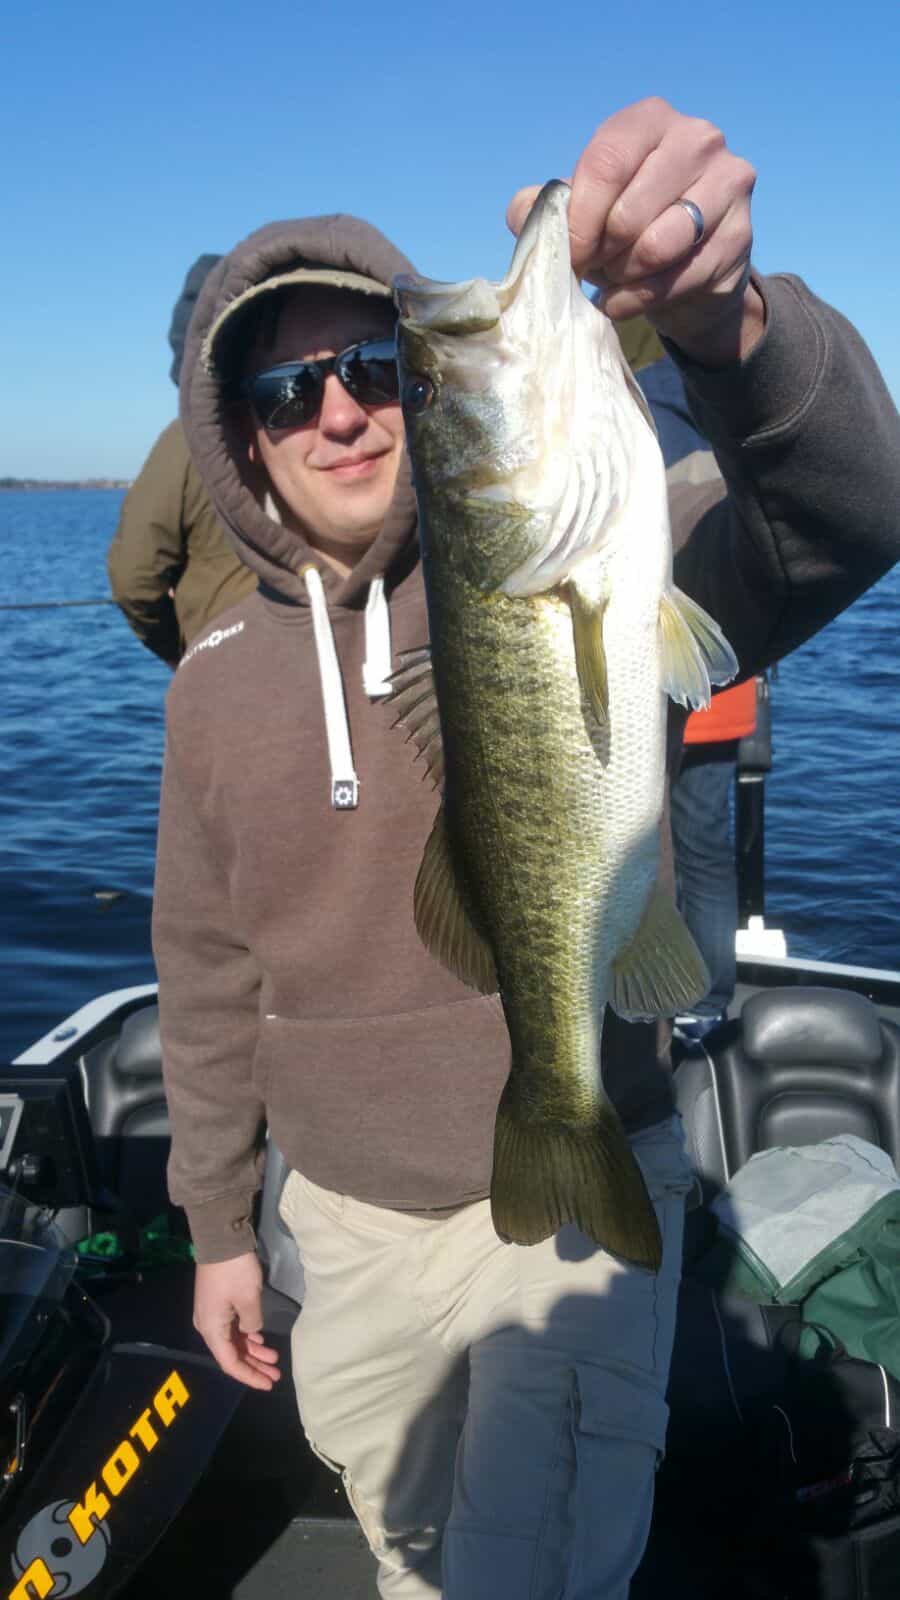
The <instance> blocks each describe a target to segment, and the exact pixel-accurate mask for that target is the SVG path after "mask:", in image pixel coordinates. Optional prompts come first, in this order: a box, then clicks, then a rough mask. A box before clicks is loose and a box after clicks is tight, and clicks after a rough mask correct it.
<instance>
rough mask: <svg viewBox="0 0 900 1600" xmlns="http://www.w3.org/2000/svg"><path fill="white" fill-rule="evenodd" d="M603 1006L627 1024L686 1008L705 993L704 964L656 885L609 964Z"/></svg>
mask: <svg viewBox="0 0 900 1600" xmlns="http://www.w3.org/2000/svg"><path fill="white" fill-rule="evenodd" d="M610 979H611V985H610V993H609V1004H610V1005H611V1006H612V1008H613V1010H614V1011H615V1012H616V1013H617V1014H618V1015H619V1016H620V1017H624V1018H625V1020H626V1021H627V1022H649V1021H652V1020H653V1019H654V1018H655V1017H674V1016H675V1014H676V1012H679V1011H689V1010H690V1008H691V1006H693V1005H696V1003H697V1001H698V1000H702V999H703V996H704V995H706V994H708V993H709V985H710V977H709V972H708V971H707V967H706V962H705V961H704V960H703V957H702V956H701V954H700V951H699V950H698V949H697V946H696V944H695V943H694V940H693V938H692V936H691V934H690V933H689V931H688V928H687V925H686V923H685V922H684V920H683V918H682V916H681V913H680V912H679V910H678V908H677V906H676V905H675V903H674V901H673V900H672V898H671V896H670V895H668V894H666V892H665V890H663V889H661V888H660V887H659V885H658V884H657V885H656V887H655V888H654V890H653V894H652V895H651V897H650V900H649V902H648V904H647V908H646V910H645V912H644V915H643V918H642V919H641V924H640V927H639V928H638V930H637V932H636V933H635V935H634V937H633V938H632V939H631V941H630V943H629V944H627V945H626V946H625V949H624V950H622V951H621V952H620V953H619V955H618V956H617V957H616V959H615V961H614V962H613V963H612V968H611V973H610Z"/></svg>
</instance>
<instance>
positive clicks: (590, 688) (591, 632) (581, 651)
mask: <svg viewBox="0 0 900 1600" xmlns="http://www.w3.org/2000/svg"><path fill="white" fill-rule="evenodd" d="M566 594H567V595H568V599H569V606H570V608H571V612H572V632H573V635H574V639H575V666H576V669H577V671H578V682H579V683H580V684H581V688H582V691H583V692H584V694H585V695H586V696H587V699H588V701H589V702H590V704H591V706H592V707H593V711H594V715H595V716H596V718H597V721H598V722H599V723H601V725H605V724H606V723H607V722H608V720H609V676H608V674H607V670H606V651H605V650H604V648H603V613H604V611H605V609H606V601H605V600H602V601H599V602H597V601H593V600H589V599H588V598H587V597H586V596H585V595H583V594H582V593H581V590H580V589H579V587H578V585H577V583H569V584H567V585H566Z"/></svg>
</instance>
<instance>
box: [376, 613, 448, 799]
mask: <svg viewBox="0 0 900 1600" xmlns="http://www.w3.org/2000/svg"><path fill="white" fill-rule="evenodd" d="M390 685H391V690H390V694H389V695H388V696H387V698H386V700H385V704H386V705H389V706H390V707H391V708H392V710H393V711H394V712H395V717H394V727H395V728H396V727H397V726H398V725H399V726H401V727H404V728H406V730H407V734H406V737H407V742H409V740H412V742H413V744H414V745H415V747H416V755H415V757H414V759H415V760H418V758H419V756H424V758H425V772H424V776H425V777H430V778H431V781H432V783H433V784H434V786H435V788H437V786H438V785H439V784H440V783H441V782H442V781H443V777H444V742H443V739H442V737H441V723H440V715H439V713H438V703H437V691H436V689H435V686H434V672H433V671H432V666H431V650H430V649H429V647H428V646H427V645H423V646H422V647H421V649H419V650H409V651H407V652H406V654H405V655H401V657H400V665H399V667H398V668H397V671H396V672H394V673H392V674H391V678H390Z"/></svg>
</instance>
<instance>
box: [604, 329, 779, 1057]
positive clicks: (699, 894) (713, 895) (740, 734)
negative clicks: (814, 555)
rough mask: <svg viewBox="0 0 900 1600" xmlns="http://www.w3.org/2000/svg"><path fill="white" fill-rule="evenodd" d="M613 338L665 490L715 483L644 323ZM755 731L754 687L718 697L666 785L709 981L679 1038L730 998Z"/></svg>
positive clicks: (695, 726)
mask: <svg viewBox="0 0 900 1600" xmlns="http://www.w3.org/2000/svg"><path fill="white" fill-rule="evenodd" d="M618 333H619V339H620V342H621V344H622V349H623V351H624V353H625V355H626V357H627V359H628V362H629V364H630V366H631V368H632V371H633V372H634V373H635V375H636V377H637V380H638V383H639V384H640V386H641V388H642V389H643V391H644V394H645V395H646V397H647V400H648V402H649V404H650V409H651V411H652V412H653V419H654V421H655V423H656V428H657V433H658V434H659V443H660V448H661V450H662V453H663V458H664V460H665V463H666V477H667V480H668V483H669V487H670V491H673V490H675V486H676V485H677V484H694V485H702V484H716V485H720V484H721V473H720V471H719V467H718V463H717V461H716V458H715V455H714V454H713V452H712V450H711V449H710V446H709V443H708V441H707V440H706V439H704V438H703V437H702V435H701V434H700V432H699V431H698V428H697V425H696V423H695V421H694V419H693V416H692V415H691V410H690V406H689V404H688V398H687V394H686V392H685V387H684V380H683V378H682V376H681V373H680V371H679V369H678V367H677V366H676V364H675V362H674V361H673V360H672V357H671V356H670V355H667V353H666V350H665V348H664V346H663V344H662V341H661V340H660V338H659V336H658V334H657V333H656V331H655V330H654V328H653V327H652V325H651V324H650V323H649V322H648V321H647V319H646V317H632V318H629V319H628V320H627V321H625V322H623V323H620V325H619V328H618ZM675 492H676V493H677V491H675ZM755 727H756V680H755V679H754V678H749V679H747V680H746V681H745V682H743V683H738V684H735V685H734V686H733V687H731V688H727V689H720V690H719V691H718V692H717V693H716V694H714V696H713V700H712V704H711V705H710V706H709V707H708V708H707V710H705V711H694V712H692V713H691V715H690V716H689V717H688V719H687V724H686V726H685V730H684V750H683V752H682V758H681V765H680V767H679V769H678V773H677V776H676V777H675V778H674V779H673V782H672V787H671V796H670V799H671V824H672V847H673V851H674V856H675V885H676V898H677V901H678V907H679V910H680V911H681V914H682V916H683V917H684V920H685V922H686V923H687V925H688V927H689V928H690V930H691V933H692V934H693V936H694V938H695V940H696V942H697V944H698V946H699V948H700V952H701V954H702V956H703V959H704V961H705V962H706V965H707V967H708V969H709V975H710V989H709V993H708V994H707V995H706V996H705V998H704V999H703V1000H700V1001H698V1002H697V1004H696V1005H695V1007H694V1009H693V1011H692V1012H691V1013H690V1014H689V1015H688V1014H685V1015H683V1016H680V1017H678V1018H677V1019H676V1027H677V1030H678V1032H679V1034H680V1035H681V1036H682V1037H683V1038H687V1039H699V1038H702V1037H703V1035H704V1034H705V1033H707V1032H708V1031H709V1029H710V1028H713V1027H715V1025H716V1023H717V1022H719V1021H721V1020H722V1018H723V1017H724V1015H725V1014H726V1012H727V1010H728V1006H729V1005H730V1003H731V1000H732V998H733V995H734V987H735V982H736V976H737V963H736V959H735V934H736V932H737V925H738V887H737V861H736V857H735V846H734V834H733V827H732V806H731V800H732V795H733V791H734V783H735V778H736V775H737V747H738V740H739V739H743V738H744V737H746V735H748V734H750V733H753V731H754V729H755Z"/></svg>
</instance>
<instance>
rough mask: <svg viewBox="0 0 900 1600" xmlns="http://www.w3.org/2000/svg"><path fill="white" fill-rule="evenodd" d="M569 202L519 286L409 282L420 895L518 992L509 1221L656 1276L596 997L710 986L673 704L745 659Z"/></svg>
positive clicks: (704, 694)
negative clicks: (685, 558)
mask: <svg viewBox="0 0 900 1600" xmlns="http://www.w3.org/2000/svg"><path fill="white" fill-rule="evenodd" d="M567 200H568V191H567V189H566V186H565V185H562V184H558V183H555V184H550V185H547V186H546V188H545V189H544V190H543V191H542V193H541V195H540V197H539V198H538V201H537V202H536V205H535V208H534V210H533V212H532V215H531V217H530V218H529V221H528V223H527V224H526V227H525V229H524V230H523V233H522V236H521V238H520V240H519V242H518V244H517V246H516V251H515V253H514V256H513V261H512V265H511V267H510V270H509V273H508V274H507V276H506V278H505V279H504V280H502V282H501V283H499V284H489V283H487V282H486V281H485V280H482V279H473V280H472V281H471V282H470V283H467V284H458V285H448V284H438V283H431V282H429V281H428V280H412V279H408V280H403V281H401V282H399V283H398V285H397V292H398V301H399V306H400V313H401V315H400V323H399V350H400V365H401V380H402V384H401V387H402V398H403V404H404V416H405V420H406V426H407V437H408V442H409V449H410V455H411V458H412V463H413V471H414V479H415V484H416V494H417V500H418V506H419V518H420V535H421V540H422V553H423V571H424V576H425V586H426V592H427V597H428V614H429V632H430V642H431V653H432V667H433V675H434V692H435V694H436V700H437V708H438V712H439V718H438V721H439V726H440V736H441V746H442V749H441V768H442V771H443V775H444V795H443V802H442V806H441V810H440V812H439V814H438V818H437V820H436V823H435V828H434V831H433V833H432V836H431V838H430V839H429V842H428V845H427V847H426V851H425V857H424V859H423V864H422V869H421V871H420V874H419V880H418V882H417V888H416V908H415V909H416V921H417V925H418V927H419V931H420V933H421V935H422V937H423V939H424V940H425V942H426V944H427V945H428V946H429V948H430V949H431V950H432V951H433V952H434V954H435V955H436V956H437V957H438V958H439V959H441V960H443V961H445V962H446V964H447V965H448V966H450V967H451V968H452V969H453V970H454V971H456V972H457V973H458V974H459V976H461V977H462V978H464V979H465V981H467V982H470V983H472V984H474V985H475V986H476V987H480V988H482V989H486V990H489V989H492V988H494V987H496V988H497V989H498V990H499V993H500V997H501V1000H502V1003H503V1008H504V1013H505V1017H506V1022H507V1027H508V1030H509V1035H510V1044H511V1066H510V1075H509V1078H508V1080H507V1084H506V1087H505V1089H504V1091H503V1095H502V1097H501V1100H500V1105H499V1107H498V1111H497V1121H496V1128H495V1141H494V1170H493V1178H492V1185H491V1205H492V1211H493V1217H494V1224H495V1227H496V1229H497V1231H498V1233H499V1234H500V1235H501V1236H502V1237H504V1238H507V1239H511V1240H514V1241H515V1242H516V1243H519V1244H531V1243H535V1242H537V1241H538V1240H540V1239H542V1238H546V1237H548V1236H549V1235H550V1234H551V1233H553V1232H555V1231H556V1230H557V1229H558V1228H559V1227H561V1226H563V1225H564V1224H565V1223H567V1222H575V1223H576V1224H577V1225H578V1226H579V1227H581V1228H582V1229H583V1230H584V1232H586V1233H587V1234H588V1235H589V1236H590V1237H591V1238H592V1239H594V1240H595V1241H596V1242H597V1243H599V1244H601V1245H603V1246H604V1247H605V1248H607V1249H610V1250H612V1251H614V1252H615V1253H616V1254H619V1255H621V1256H623V1257H625V1258H626V1259H629V1260H632V1261H635V1262H637V1263H639V1264H641V1265H643V1266H646V1267H650V1268H655V1267H656V1266H658V1264H659V1256H660V1238H659V1229H658V1224H657V1219H656V1215H655V1211H654V1208H653V1206H652V1203H651V1201H650V1198H649V1196H648V1194H647V1191H646V1188H645V1185H644V1182H643V1178H642V1175H641V1172H640V1168H639V1166H638V1164H637V1162H636V1160H635V1158H634V1155H633V1152H632V1151H631V1148H630V1146H629V1144H628V1141H627V1139H626V1137H625V1134H624V1130H623V1129H622V1126H621V1123H620V1122H619V1119H618V1116H617V1115H616V1112H615V1110H614V1108H613V1107H612V1105H611V1104H610V1102H609V1100H608V1098H607V1096H606V1094H605V1091H604V1088H603V1083H602V1075H601V1071H600V1044H601V1036H602V1027H603V1017H604V1012H605V1008H606V1005H607V1004H608V1003H609V1004H611V1005H613V1006H614V1008H615V1009H616V1010H617V1011H618V1012H619V1014H620V1015H622V1016H624V1017H626V1018H628V1019H631V1020H635V1019H637V1018H641V1017H645V1016H657V1015H666V1014H672V1013H673V1012H674V1011H675V1010H677V1009H680V1008H681V1007H683V1006H684V1005H687V1004H690V1003H692V1002H693V1001H694V1000H696V999H697V998H698V997H699V995H700V994H702V993H703V992H704V991H705V987H706V985H707V983H708V975H707V974H706V971H705V968H704V967H703V963H702V960H701V958H700V956H699V952H698V951H697V950H696V946H695V945H694V944H693V941H692V940H691V938H690V935H689V934H688V932H687V929H686V928H685V927H684V924H683V923H682V921H681V919H680V917H679V916H678V914H677V912H676V911H675V908H674V906H673V905H672V904H671V901H670V900H668V899H667V897H666V896H665V895H664V894H663V892H662V891H661V890H660V888H659V885H658V881H657V879H658V863H659V830H660V822H661V815H662V807H663V792H664V759H665V723H666V705H667V699H666V697H667V695H671V696H672V697H674V698H677V699H680V700H681V701H682V702H683V703H686V704H691V705H699V704H704V703H706V701H707V700H708V698H709V693H710V684H711V682H722V681H726V680H727V678H729V677H730V676H732V675H733V673H734V671H735V669H736V665H737V664H736V662H735V659H734V656H733V654H732V652H731V650H730V647H729V646H728V645H727V642H726V641H725V640H724V638H723V637H722V635H721V633H720V631H719V629H718V627H717V625H716V624H715V623H714V622H713V621H712V619H711V618H708V617H707V616H706V614H705V613H703V612H702V611H701V610H700V608H699V607H697V606H695V605H694V604H693V602H691V601H690V600H688V599H687V597H686V596H682V595H680V594H679V592H678V591H677V590H676V589H675V588H674V585H673V584H672V571H671V564H672V558H671V538H670V534H669V527H668V507H667V496H666V484H665V472H664V468H663V465H662V459H661V456H660V452H659V447H658V444H657V442H656V439H655V431H654V430H653V426H652V422H651V421H650V419H649V414H648V413H646V407H645V405H644V404H643V402H642V399H641V398H640V396H639V394H638V392H637V391H636V386H635V385H634V381H633V379H631V377H630V374H628V373H627V369H626V368H625V365H624V361H623V359H622V356H621V351H620V350H619V347H618V342H617V340H616V338H615V335H614V333H613V332H612V329H611V327H610V325H609V324H608V322H607V320H606V319H605V318H604V317H603V316H602V315H601V314H600V313H598V312H597V311H596V310H595V309H594V308H593V307H591V306H589V305H588V302H587V301H586V299H585V298H584V296H582V294H581V291H580V287H579V285H578V284H577V282H576V280H575V279H574V276H573V274H572V271H571V265H570V262H569V255H568V232H567V224H566V207H567ZM418 670H419V669H418V668H416V669H414V673H413V677H414V690H413V703H415V704H416V705H418V704H419V703H420V699H421V694H420V690H419V688H418V686H417V684H416V683H415V671H418ZM401 678H402V681H403V683H404V684H406V682H407V677H406V675H405V674H401ZM403 692H404V691H403V690H401V691H400V696H399V697H398V703H399V705H400V706H401V713H400V714H401V716H402V714H403V711H402V707H403V706H404V704H405V702H404V701H403V700H402V694H403ZM424 744H425V747H426V748H427V749H428V751H429V760H430V761H431V763H432V765H434V766H435V769H436V770H437V769H438V763H437V760H436V756H435V750H434V747H433V745H432V744H431V735H430V734H429V736H428V738H426V739H425V741H424Z"/></svg>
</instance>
